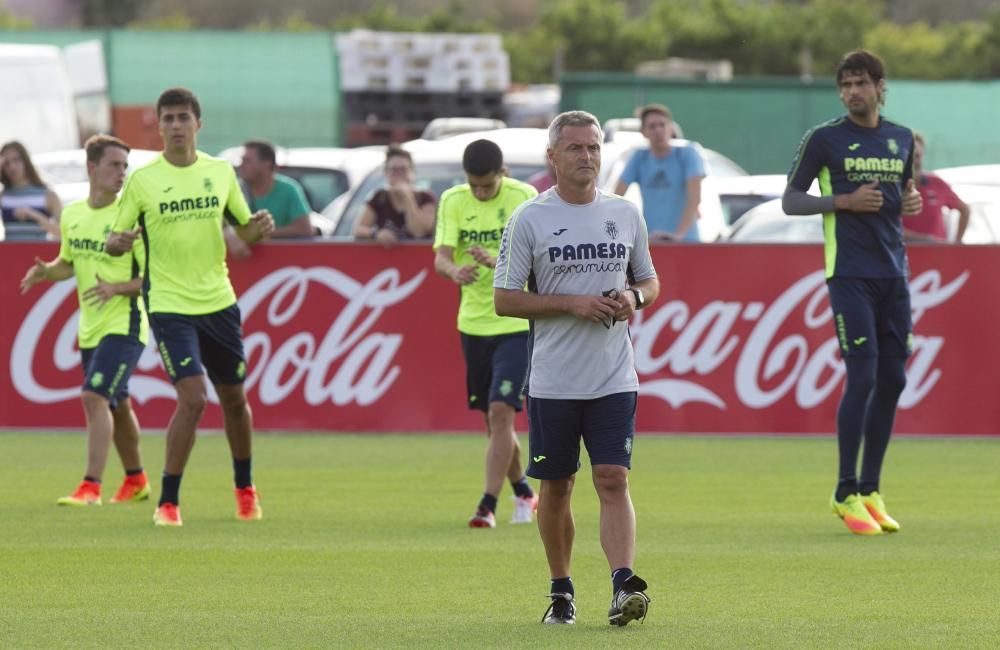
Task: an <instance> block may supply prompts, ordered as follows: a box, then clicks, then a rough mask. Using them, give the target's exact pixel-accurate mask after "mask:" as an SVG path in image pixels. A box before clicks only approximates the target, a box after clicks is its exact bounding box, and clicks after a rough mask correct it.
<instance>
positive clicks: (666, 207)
mask: <svg viewBox="0 0 1000 650" xmlns="http://www.w3.org/2000/svg"><path fill="white" fill-rule="evenodd" d="M639 121H640V124H641V125H642V127H641V129H642V134H643V135H644V136H646V139H647V140H649V147H648V148H644V149H638V150H636V151H635V153H633V154H632V158H631V159H630V160H629V161H628V164H627V165H625V170H624V171H623V172H622V175H621V178H620V179H619V180H618V184H617V185H616V186H615V193H616V194H619V195H624V194H625V191H626V190H627V189H628V186H629V185H631V184H632V183H638V184H639V191H640V193H641V194H642V210H643V213H644V214H645V216H646V227H647V228H648V229H649V239H650V241H657V240H658V241H688V242H697V241H699V236H698V204H699V203H701V181H702V180H703V179H704V178H705V163H704V162H703V161H702V159H701V155H700V154H699V153H698V150H697V149H695V147H694V146H693V145H691V144H686V145H672V144H671V143H670V136H671V134H672V133H673V132H674V126H673V118H672V117H671V115H670V109H669V108H667V107H666V106H664V105H662V104H649V105H647V106H644V107H642V109H640V111H639Z"/></svg>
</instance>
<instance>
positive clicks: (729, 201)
mask: <svg viewBox="0 0 1000 650" xmlns="http://www.w3.org/2000/svg"><path fill="white" fill-rule="evenodd" d="M715 184H716V187H717V188H718V192H719V200H720V201H721V202H722V214H723V216H724V217H725V220H726V223H727V224H728V225H730V226H731V225H733V224H734V223H736V222H737V221H738V220H739V218H740V217H742V216H743V215H744V214H745V213H746V212H747V210H749V209H750V208H754V207H756V206H758V205H760V204H761V203H764V202H766V201H770V200H772V199H780V198H781V195H782V194H784V193H785V186H786V185H787V184H788V179H787V177H785V176H784V175H783V174H759V175H751V176H723V177H720V178H716V179H715Z"/></svg>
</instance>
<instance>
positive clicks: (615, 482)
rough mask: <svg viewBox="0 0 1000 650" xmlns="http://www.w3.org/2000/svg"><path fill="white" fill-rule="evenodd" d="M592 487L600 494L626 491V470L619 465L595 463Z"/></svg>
mask: <svg viewBox="0 0 1000 650" xmlns="http://www.w3.org/2000/svg"><path fill="white" fill-rule="evenodd" d="M594 487H595V488H597V492H598V494H602V495H604V494H607V495H611V494H620V493H623V492H628V470H627V469H626V468H625V467H621V466H619V465H595V466H594Z"/></svg>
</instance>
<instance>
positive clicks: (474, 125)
mask: <svg viewBox="0 0 1000 650" xmlns="http://www.w3.org/2000/svg"><path fill="white" fill-rule="evenodd" d="M506 128H507V125H506V124H504V121H503V120H493V119H490V118H488V117H439V118H436V119H433V120H431V121H430V122H428V123H427V126H425V127H424V132H423V133H421V134H420V139H421V140H443V139H445V138H450V137H451V136H453V135H461V134H463V133H477V132H479V131H491V130H493V129H506Z"/></svg>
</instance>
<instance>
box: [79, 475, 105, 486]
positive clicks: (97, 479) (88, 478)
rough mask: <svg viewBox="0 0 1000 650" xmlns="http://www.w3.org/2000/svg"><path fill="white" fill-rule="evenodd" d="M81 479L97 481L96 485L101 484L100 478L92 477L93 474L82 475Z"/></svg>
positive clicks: (90, 481) (89, 481) (91, 481)
mask: <svg viewBox="0 0 1000 650" xmlns="http://www.w3.org/2000/svg"><path fill="white" fill-rule="evenodd" d="M83 480H84V481H86V482H88V483H97V484H98V485H100V484H101V479H99V478H94V477H93V476H84V477H83Z"/></svg>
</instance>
